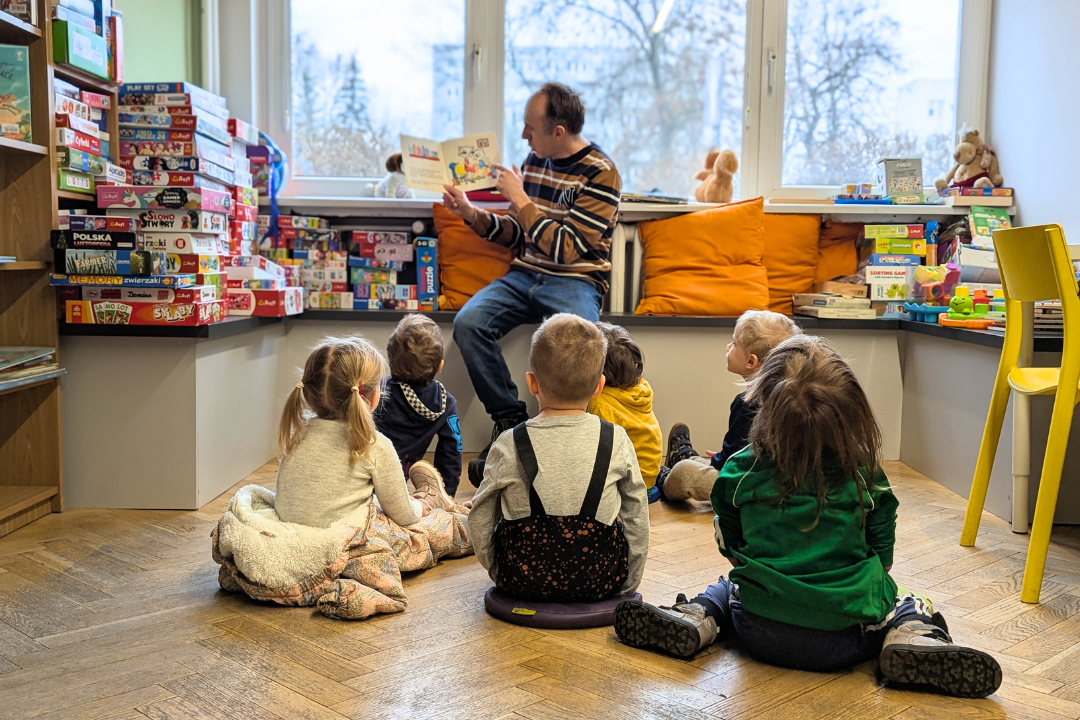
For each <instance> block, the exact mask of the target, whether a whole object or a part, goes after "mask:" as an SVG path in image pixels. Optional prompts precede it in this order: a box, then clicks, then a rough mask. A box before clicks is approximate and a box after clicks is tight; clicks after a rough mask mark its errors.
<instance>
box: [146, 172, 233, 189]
mask: <svg viewBox="0 0 1080 720" xmlns="http://www.w3.org/2000/svg"><path fill="white" fill-rule="evenodd" d="M129 172H131V182H132V184H133V185H138V186H140V187H189V188H205V189H207V190H218V191H220V192H229V188H228V187H227V186H226V185H225V183H222V182H218V181H217V180H212V179H210V178H208V177H205V176H203V175H196V174H195V173H185V172H162V171H157V170H132V171H129Z"/></svg>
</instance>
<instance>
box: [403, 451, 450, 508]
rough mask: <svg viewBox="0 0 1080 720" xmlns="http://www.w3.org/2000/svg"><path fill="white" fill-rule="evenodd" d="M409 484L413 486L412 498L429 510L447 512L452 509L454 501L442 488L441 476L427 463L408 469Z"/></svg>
mask: <svg viewBox="0 0 1080 720" xmlns="http://www.w3.org/2000/svg"><path fill="white" fill-rule="evenodd" d="M409 482H411V483H412V484H413V487H414V488H415V490H416V492H415V493H414V494H413V497H414V498H416V499H417V500H419V501H420V502H422V503H423V504H424V507H426V508H428V509H429V510H434V509H435V508H442V509H443V510H449V509H450V508H452V507H454V499H453V498H452V497H450V495H448V494H447V492H446V488H444V487H443V481H442V476H440V475H439V471H438V470H436V469H435V468H434V466H432V465H431V464H429V463H426V462H424V461H422V460H421V461H420V462H418V463H416V464H414V465H413V466H412V468H410V469H409Z"/></svg>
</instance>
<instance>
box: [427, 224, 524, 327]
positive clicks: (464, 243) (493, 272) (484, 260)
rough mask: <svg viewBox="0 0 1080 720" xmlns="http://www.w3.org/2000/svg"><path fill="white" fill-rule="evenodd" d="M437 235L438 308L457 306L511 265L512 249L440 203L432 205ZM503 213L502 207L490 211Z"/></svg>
mask: <svg viewBox="0 0 1080 720" xmlns="http://www.w3.org/2000/svg"><path fill="white" fill-rule="evenodd" d="M431 210H432V215H433V216H434V218H435V231H436V232H437V233H438V235H439V246H438V252H437V253H436V257H437V258H438V263H439V295H440V296H441V297H442V300H441V301H440V304H439V309H440V310H460V309H461V308H462V307H464V306H465V303H467V302H468V301H469V298H471V297H472V296H473V295H475V294H476V293H478V292H480V291H481V290H483V289H484V288H485V287H487V286H488V285H490V284H491V282H492V281H493V280H498V279H499V278H501V277H502V276H503V275H505V274H506V273H507V271H508V270H509V269H510V263H511V261H513V259H514V251H513V250H511V249H510V248H507V247H503V246H502V245H497V244H495V243H493V242H488V241H487V240H485V239H484V238H482V237H480V236H479V235H477V234H476V233H474V232H473V231H472V229H471V228H469V226H468V225H466V224H465V221H464V220H462V219H461V218H459V217H458V216H457V215H455V214H454V213H452V212H450V211H449V210H447V209H446V208H445V207H443V206H442V205H439V204H434V205H432V207H431ZM493 212H496V213H497V214H500V215H505V214H506V211H505V210H496V211H493Z"/></svg>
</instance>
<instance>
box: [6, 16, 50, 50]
mask: <svg viewBox="0 0 1080 720" xmlns="http://www.w3.org/2000/svg"><path fill="white" fill-rule="evenodd" d="M20 36H21V37H20ZM41 36H42V35H41V28H36V27H34V26H33V25H31V24H30V23H28V22H25V21H23V20H20V19H19V18H17V17H15V16H14V15H9V14H8V13H6V12H4V11H3V10H0V38H3V37H7V40H4V42H7V41H8V40H14V39H22V40H24V41H25V42H26V43H27V44H30V43H31V42H33V41H34V40H36V39H38V38H40V37H41Z"/></svg>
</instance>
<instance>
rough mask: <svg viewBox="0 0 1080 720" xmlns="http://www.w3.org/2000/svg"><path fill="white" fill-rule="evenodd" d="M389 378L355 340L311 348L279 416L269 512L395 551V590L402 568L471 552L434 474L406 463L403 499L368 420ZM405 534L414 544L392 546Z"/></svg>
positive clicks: (368, 581)
mask: <svg viewBox="0 0 1080 720" xmlns="http://www.w3.org/2000/svg"><path fill="white" fill-rule="evenodd" d="M388 372H389V371H388V366H387V363H386V360H385V359H384V358H383V356H382V355H380V354H379V351H378V350H376V349H375V348H374V347H373V346H372V345H371V344H370V343H368V342H367V341H365V340H362V339H360V338H327V339H326V340H324V341H323V342H322V343H321V344H320V345H319V346H318V347H316V348H315V351H314V352H313V353H312V354H311V357H309V358H308V360H307V363H306V364H305V365H304V374H303V377H302V378H301V380H300V382H298V383H296V387H295V388H294V389H293V391H292V392H291V393H290V394H289V398H288V400H287V401H286V403H285V411H284V412H283V413H282V416H281V431H280V436H279V443H280V451H281V463H280V465H279V467H278V476H277V496H276V498H275V503H274V505H275V511H276V512H277V515H278V517H279V518H280V519H281V520H283V521H285V522H290V523H297V524H300V525H307V526H312V527H324V528H325V527H330V526H331V525H334V524H342V523H343V522H344V524H345V525H347V526H348V527H349V528H353V527H355V528H357V536H358V537H359V536H360V535H361V534H363V535H364V539H365V542H367V543H368V544H376V545H380V546H385V547H388V548H393V552H394V553H395V561H396V563H395V564H396V566H397V567H395V568H393V570H392V574H393V575H394V578H395V579H396V581H397V582H396V583H395V584H396V585H397V586H398V587H400V571H401V570H421V569H424V568H425V567H431V566H433V565H435V563H436V562H438V560H439V558H440V557H444V556H451V557H457V556H460V555H465V554H469V553H471V552H472V545H471V543H470V542H469V537H468V517H467V516H468V512H469V511H468V510H467V509H465V508H464V507H462V506H460V505H456V504H455V503H454V501H453V499H451V498H450V496H448V495H447V494H446V491H445V490H443V484H442V479H441V478H440V477H439V474H438V472H437V471H436V470H435V468H434V467H432V466H431V465H430V464H428V463H426V462H419V463H416V464H415V465H413V467H412V469H411V471H410V473H409V480H410V481H411V482H412V484H413V487H414V488H415V491H414V493H413V495H412V496H410V493H409V488H408V485H407V484H406V481H405V477H404V475H403V474H402V471H401V463H400V462H399V461H398V456H397V452H396V451H395V450H394V446H393V444H391V442H390V440H388V439H387V438H386V436H385V435H383V434H382V433H380V432H378V431H377V430H376V429H375V421H374V420H373V418H372V413H373V411H374V409H375V408H376V407H377V406H378V404H379V397H380V382H381V380H382V378H383V377H385V376H386V375H387V374H388ZM373 494H374V496H375V499H376V503H377V504H373V503H372V502H371V499H372V495H373ZM403 533H405V534H407V535H409V536H411V539H412V541H411V542H408V543H400V542H394V541H392V539H391V537H392V536H393V538H400V537H401V536H402V534H403ZM385 572H386V568H385V567H384V568H379V567H378V564H377V563H374V564H372V567H371V569H370V572H369V573H368V574H369V575H372V577H360V578H355V579H357V580H359V581H360V582H361V583H362V584H363V585H367V586H369V587H373V586H375V585H380V586H382V585H384V583H385V580H386V578H385V577H379V575H380V574H383V575H385ZM384 592H385V590H384ZM402 595H403V594H402Z"/></svg>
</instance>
